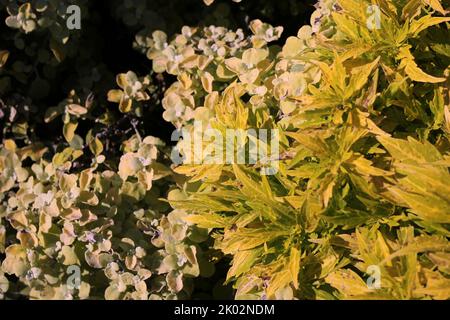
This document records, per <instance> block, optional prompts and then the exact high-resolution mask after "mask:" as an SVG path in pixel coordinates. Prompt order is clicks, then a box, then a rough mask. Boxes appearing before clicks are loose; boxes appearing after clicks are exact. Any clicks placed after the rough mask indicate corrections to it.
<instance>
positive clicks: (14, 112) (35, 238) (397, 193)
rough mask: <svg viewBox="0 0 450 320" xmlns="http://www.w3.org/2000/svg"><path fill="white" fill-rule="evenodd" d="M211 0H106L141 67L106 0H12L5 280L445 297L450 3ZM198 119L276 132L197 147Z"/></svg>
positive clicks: (207, 124) (3, 164) (4, 113)
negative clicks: (247, 155) (75, 26)
mask: <svg viewBox="0 0 450 320" xmlns="http://www.w3.org/2000/svg"><path fill="white" fill-rule="evenodd" d="M203 2H205V3H206V4H207V5H209V7H206V6H205V7H202V6H199V5H200V4H201V3H202V1H200V0H195V1H194V0H193V1H192V2H191V1H180V2H179V3H178V1H173V2H168V1H159V0H157V1H133V0H129V1H117V2H114V5H113V8H114V10H113V11H114V12H113V15H112V16H113V17H114V18H115V19H116V21H114V23H118V24H120V22H117V21H122V22H123V23H124V24H125V26H123V29H121V30H122V33H120V34H118V36H117V37H116V38H117V39H120V38H121V36H125V37H127V36H129V35H130V34H135V39H134V42H133V43H131V41H129V42H128V46H129V48H130V49H134V50H136V51H137V52H138V53H139V52H140V53H142V54H143V55H142V57H143V58H144V59H145V57H146V58H148V59H149V60H151V63H152V67H151V68H150V67H149V68H148V69H147V70H146V69H144V70H142V66H141V62H143V61H147V62H148V60H136V63H133V61H134V60H133V59H134V56H133V59H132V58H129V55H131V54H132V53H130V51H122V50H124V49H123V46H122V45H123V42H120V43H118V44H117V45H116V47H115V48H114V50H116V51H120V52H122V53H123V54H124V57H126V58H127V59H124V61H117V63H119V64H120V67H115V68H113V67H112V66H113V65H116V61H113V62H111V61H109V59H110V58H109V50H110V46H109V43H108V39H109V38H108V39H106V40H105V39H103V40H101V39H100V38H99V36H98V33H97V32H88V31H92V30H97V28H99V27H100V26H101V25H102V22H103V20H101V19H100V18H99V14H98V12H97V11H98V8H99V7H97V6H100V4H99V3H100V2H96V3H95V4H94V2H88V1H81V0H80V1H68V2H65V3H60V2H57V1H51V0H49V1H13V0H0V9H2V10H3V9H4V8H6V15H5V19H6V24H7V26H8V28H5V30H3V29H2V32H1V34H0V38H1V39H2V40H4V42H2V47H1V48H0V94H1V99H0V125H1V128H0V129H1V130H0V132H1V139H2V144H1V147H0V262H1V268H0V299H11V298H18V297H20V296H25V297H27V298H31V299H88V298H89V299H187V298H189V297H191V296H192V295H194V296H195V294H196V285H199V287H202V285H201V283H202V282H204V279H205V277H206V278H211V279H212V280H208V281H209V282H212V281H221V279H222V278H223V279H224V281H225V283H226V284H231V285H232V286H233V288H234V289H235V292H234V294H235V295H234V296H235V298H236V299H363V298H370V299H430V298H432V299H448V298H450V290H449V288H450V280H449V279H450V270H449V261H450V252H449V251H450V245H449V241H448V238H449V236H450V234H449V225H450V218H449V212H450V190H449V187H448V183H447V181H448V180H449V178H450V177H449V175H450V173H449V170H448V167H449V166H450V109H449V108H450V106H449V103H450V95H449V92H450V91H449V85H450V80H449V74H450V68H449V65H450V50H449V45H450V43H449V40H448V37H447V34H448V29H449V26H450V18H448V12H449V8H450V3H449V2H448V1H446V0H444V1H415V0H412V1H397V0H396V1H394V0H374V1H369V0H360V1H355V0H321V1H318V2H317V4H316V6H315V8H316V10H315V12H314V13H313V14H312V16H311V22H310V25H306V26H302V27H301V28H300V29H299V30H298V32H297V35H296V36H290V37H288V38H287V39H284V38H282V37H283V32H284V35H286V30H288V31H289V30H290V29H291V26H290V23H287V22H286V25H284V23H283V26H272V25H271V24H270V23H266V22H262V21H261V20H260V19H254V20H250V22H249V23H248V26H246V25H245V26H244V25H243V22H244V21H247V20H246V19H248V18H258V17H270V16H273V15H276V14H277V13H278V12H280V17H281V12H283V17H284V15H285V14H286V13H285V11H287V12H288V14H289V15H292V16H296V15H298V13H299V12H301V9H299V8H303V7H302V6H301V5H300V4H299V3H297V2H296V1H286V2H283V3H281V2H274V1H262V2H260V4H261V5H260V6H258V9H255V8H253V7H252V4H251V1H250V0H244V1H235V0H233V1H221V2H220V1H216V2H214V1H203ZM235 2H237V3H235ZM194 3H195V8H197V9H196V10H194V11H193V12H194V14H195V15H196V16H197V18H196V19H200V22H199V21H197V20H195V19H193V17H192V15H193V14H191V13H190V11H189V10H184V8H185V6H191V5H193V4H194ZM68 4H76V5H79V6H81V8H82V11H83V12H84V13H85V14H83V21H82V23H83V25H84V26H85V27H83V31H82V33H81V32H76V31H74V30H69V29H67V28H66V27H67V26H66V25H65V23H64V21H65V19H66V18H67V12H66V9H67V8H66V7H67V5H68ZM178 5H179V6H178ZM283 10H284V11H283ZM299 10H300V11H299ZM378 13H379V16H378ZM148 17H158V18H161V19H148ZM378 18H379V19H378ZM280 19H281V18H280ZM194 20H195V23H194V24H193V25H194V26H192V25H191V26H184V27H182V25H183V24H185V23H187V24H189V23H190V22H192V21H194ZM275 20H276V19H275ZM149 21H152V22H154V23H149ZM283 22H284V21H283ZM295 23H297V22H295ZM298 24H301V22H298ZM181 27H182V28H181ZM158 28H163V29H165V31H163V30H157V29H158ZM174 28H178V29H181V32H180V33H179V34H173V32H172V30H173V29H174ZM84 30H87V31H84ZM106 36H107V37H112V38H111V39H115V38H114V37H115V35H106ZM118 41H119V40H118ZM3 43H4V44H3ZM280 44H281V45H280ZM3 46H5V47H3ZM105 48H107V49H105ZM104 52H107V53H108V54H107V55H102V53H104ZM136 57H137V56H136ZM103 58H105V59H104V60H102V59H103ZM136 59H138V58H136ZM123 67H124V69H122V68H123ZM150 69H151V70H150ZM114 74H117V76H116V77H115V84H114ZM67 75H69V76H67ZM94 93H95V95H94ZM64 97H66V98H64ZM158 110H160V113H158V112H159V111H158ZM155 115H157V117H158V118H155ZM159 117H161V118H162V119H163V120H164V121H165V122H167V123H168V124H169V125H170V126H173V128H174V129H178V130H182V132H183V133H184V136H183V138H184V139H182V140H180V141H178V142H177V143H176V148H175V150H171V148H170V147H171V146H170V143H171V142H170V141H169V140H170V139H166V140H167V141H165V142H166V143H165V142H163V141H162V140H161V139H159V138H156V137H155V136H160V138H164V137H162V135H163V133H162V132H161V131H160V128H161V127H163V125H162V122H161V121H160V120H159ZM199 123H200V124H201V125H202V126H203V128H207V129H214V130H216V131H215V132H219V133H221V134H222V136H226V132H227V130H230V129H236V130H241V131H245V130H249V129H256V130H260V129H266V130H268V131H269V132H271V133H273V132H277V133H278V138H279V139H278V140H279V152H278V153H277V154H276V155H275V157H270V158H261V157H260V158H259V159H258V161H256V162H255V163H253V164H250V163H248V164H246V165H243V164H234V163H226V162H224V163H217V164H204V163H203V164H202V163H200V164H198V163H192V162H190V160H192V156H194V157H197V160H199V159H198V154H194V155H193V154H192V150H193V148H192V141H189V140H188V139H186V137H194V136H195V135H198V134H199V133H198V132H197V131H196V124H199ZM200 134H202V132H200ZM238 139H239V138H238ZM219 140H220V138H219ZM219 140H217V139H216V140H215V141H214V144H213V146H217V145H218V144H220V142H223V141H219ZM238 142H239V143H241V144H242V145H244V146H245V147H246V148H250V147H251V146H252V145H253V146H254V145H255V144H257V145H260V146H267V144H266V142H267V141H265V139H264V138H263V137H261V136H257V137H256V138H254V139H253V138H251V137H250V136H249V137H246V138H245V139H244V138H241V140H239V141H238ZM211 143H212V141H203V145H202V147H204V148H206V147H210V146H211ZM194 144H195V143H194ZM222 145H223V144H222ZM269 146H270V145H269ZM194 150H195V148H194ZM205 150H206V152H205V153H204V154H203V155H201V156H200V160H205V159H207V158H208V157H209V158H211V157H212V158H213V159H216V160H217V159H218V157H219V156H220V155H218V154H216V153H215V151H214V149H213V150H211V149H209V151H208V149H205ZM215 150H217V149H215ZM174 151H176V152H177V153H180V155H182V156H184V163H181V164H179V165H178V164H177V163H173V160H174V159H173V155H174ZM272 156H273V155H272ZM222 160H223V159H222ZM273 163H276V164H277V167H276V170H275V171H276V172H275V171H267V169H268V168H269V169H270V168H271V165H272V164H273ZM272 169H273V168H272ZM264 173H265V174H264ZM267 173H271V174H267ZM223 263H226V264H228V263H230V265H229V267H228V270H227V274H226V275H223V274H220V272H218V271H216V268H215V266H218V265H219V266H220V265H221V264H223ZM217 269H220V268H217ZM379 279H381V282H379V281H378V280H379ZM375 289H376V290H375Z"/></svg>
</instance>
